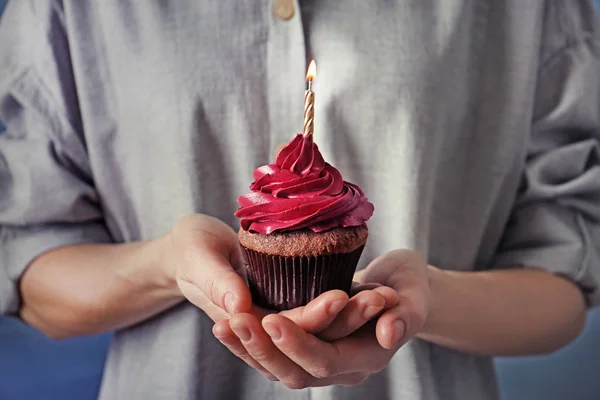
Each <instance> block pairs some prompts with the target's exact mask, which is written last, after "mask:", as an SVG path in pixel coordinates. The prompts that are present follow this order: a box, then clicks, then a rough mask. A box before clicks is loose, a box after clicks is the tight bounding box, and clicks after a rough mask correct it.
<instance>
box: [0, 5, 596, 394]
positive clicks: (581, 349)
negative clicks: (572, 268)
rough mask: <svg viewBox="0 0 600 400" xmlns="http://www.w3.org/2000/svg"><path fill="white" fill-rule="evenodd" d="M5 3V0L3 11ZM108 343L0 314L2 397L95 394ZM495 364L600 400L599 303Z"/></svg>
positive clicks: (554, 390)
mask: <svg viewBox="0 0 600 400" xmlns="http://www.w3.org/2000/svg"><path fill="white" fill-rule="evenodd" d="M17 1H18V0H17ZM595 2H596V4H597V5H600V0H596V1H595ZM5 4H6V0H0V14H1V12H2V9H3V8H4V6H5ZM2 130H3V127H2V124H0V132H2ZM109 343H110V335H99V336H93V337H88V338H79V339H72V340H67V341H62V342H54V341H51V340H48V339H46V338H45V337H44V336H43V335H41V334H39V333H38V332H36V331H34V330H33V329H31V328H28V327H27V326H25V325H23V324H22V323H20V322H19V321H18V320H16V319H14V318H8V317H0V400H71V399H73V400H93V399H95V398H96V396H97V393H98V388H99V385H100V380H101V378H102V366H103V364H104V360H105V357H106V349H107V347H108V344H109ZM496 364H497V369H498V377H499V381H500V390H501V393H502V397H503V399H504V400H542V399H543V400H565V399H569V400H571V399H572V400H599V399H600V309H598V310H595V311H592V312H590V314H589V320H588V325H587V327H586V329H585V332H584V334H583V335H582V336H581V337H580V338H579V339H578V340H576V341H575V342H574V343H572V344H571V345H569V346H568V347H566V348H565V349H563V350H561V351H559V352H557V353H555V354H553V355H550V356H545V357H525V358H506V359H498V360H497V363H496ZM482 400H483V399H482Z"/></svg>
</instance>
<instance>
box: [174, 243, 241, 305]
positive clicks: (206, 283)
mask: <svg viewBox="0 0 600 400" xmlns="http://www.w3.org/2000/svg"><path fill="white" fill-rule="evenodd" d="M184 251H185V253H184V255H183V256H184V258H185V261H184V267H183V268H181V273H180V275H179V277H178V284H179V287H180V288H181V290H182V292H183V294H184V295H185V296H186V297H187V298H188V300H190V301H191V302H192V303H194V304H196V305H197V306H198V307H201V305H200V304H199V303H201V301H202V296H206V298H207V299H208V300H209V301H211V302H212V303H214V304H216V305H218V306H219V307H221V308H222V309H223V310H226V311H227V312H228V313H229V314H230V315H233V314H235V313H239V312H248V311H250V308H251V306H252V296H251V294H250V290H249V289H248V286H247V285H246V283H245V281H244V279H243V278H242V277H241V276H240V275H238V274H237V273H236V272H235V270H234V269H233V267H232V265H231V264H230V261H229V260H228V259H227V256H228V254H226V253H223V252H218V251H217V250H215V249H210V248H206V246H203V245H199V244H189V245H188V247H187V249H185V250H184Z"/></svg>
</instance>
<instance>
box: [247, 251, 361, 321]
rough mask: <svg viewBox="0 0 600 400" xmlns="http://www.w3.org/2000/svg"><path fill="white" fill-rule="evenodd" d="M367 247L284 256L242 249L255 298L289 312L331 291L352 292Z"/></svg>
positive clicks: (271, 307)
mask: <svg viewBox="0 0 600 400" xmlns="http://www.w3.org/2000/svg"><path fill="white" fill-rule="evenodd" d="M363 248H364V246H361V247H359V248H358V249H356V250H354V251H352V252H350V253H341V254H326V255H321V256H314V257H284V256H274V255H270V254H264V253H260V252H257V251H254V250H250V249H248V248H246V247H244V246H242V249H243V253H244V261H245V263H246V266H247V277H248V285H249V287H250V292H251V293H252V299H253V301H254V303H255V304H258V305H260V306H262V307H265V308H268V309H273V310H289V309H292V308H296V307H299V306H303V305H306V304H307V303H308V302H310V301H311V300H313V299H315V298H316V297H318V296H319V295H320V294H322V293H324V292H327V291H329V290H334V289H339V290H343V291H345V292H346V293H349V292H350V288H351V287H352V277H353V276H354V271H355V270H356V266H357V265H358V260H359V259H360V255H361V254H362V251H363Z"/></svg>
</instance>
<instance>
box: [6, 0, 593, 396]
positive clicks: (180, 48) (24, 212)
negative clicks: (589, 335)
mask: <svg viewBox="0 0 600 400" xmlns="http://www.w3.org/2000/svg"><path fill="white" fill-rule="evenodd" d="M273 3H274V2H273V1H271V0H236V1H235V2H234V1H225V0H202V1H199V0H177V1H171V2H169V1H158V0H148V1H133V0H122V1H115V0H110V1H92V0H62V1H60V0H55V1H52V0H17V1H11V2H9V4H8V8H7V10H6V12H5V15H4V17H3V19H2V23H1V25H0V117H1V119H3V120H4V121H5V122H6V124H7V128H8V131H7V134H5V135H4V136H3V137H1V138H0V311H1V312H3V313H14V312H15V311H16V310H17V309H18V305H19V299H18V289H17V284H18V280H19V276H20V275H21V273H22V272H23V270H24V269H25V268H26V266H27V265H28V263H30V261H31V260H32V259H33V258H34V257H35V256H36V255H38V254H40V253H41V252H44V251H46V250H48V249H51V248H55V247H57V246H62V245H68V244H73V243H81V242H126V241H135V240H141V239H150V238H154V237H156V236H158V235H160V234H163V233H165V232H167V231H168V230H169V229H170V227H171V226H172V224H173V223H174V222H175V221H176V220H177V219H178V218H179V217H180V216H182V215H184V214H188V213H193V212H202V213H206V214H210V215H213V216H216V217H218V218H220V219H222V220H224V221H226V222H227V223H229V224H231V226H237V221H236V220H235V219H234V217H233V215H232V214H233V212H234V211H235V209H236V197H237V196H238V195H240V194H242V193H245V192H246V191H247V190H248V185H249V182H250V180H251V172H252V170H253V169H254V168H255V167H256V166H258V165H261V164H264V163H266V162H268V161H269V160H270V159H271V154H272V152H273V150H274V149H275V148H276V147H277V146H278V145H279V144H280V143H282V142H287V141H288V140H289V139H290V138H291V137H292V135H293V134H294V133H295V132H297V131H299V130H300V129H301V126H302V110H303V90H304V74H305V68H306V65H307V60H309V59H310V58H315V59H316V60H317V63H318V78H317V81H316V83H315V90H316V93H317V95H316V99H317V104H316V111H315V113H316V127H315V135H316V140H317V142H318V143H319V146H320V148H321V149H322V151H323V154H324V156H325V159H326V160H328V161H330V162H331V163H332V164H334V165H335V166H336V167H337V168H338V169H339V170H340V171H341V172H342V174H344V177H345V178H346V179H347V180H350V181H353V182H356V183H358V184H359V185H360V186H361V187H362V188H363V189H364V191H365V192H366V194H367V195H368V197H369V199H370V200H371V201H372V202H373V203H374V204H375V207H376V209H375V214H374V216H373V218H372V219H371V220H370V222H369V226H370V231H371V234H370V238H369V243H368V246H367V248H366V249H365V253H364V256H363V258H362V262H361V266H364V265H365V264H366V263H368V262H369V261H370V260H372V259H373V258H374V257H376V256H377V255H380V254H382V253H384V252H386V251H388V250H391V249H395V248H402V247H404V248H411V249H415V250H417V251H419V252H421V253H423V254H424V255H426V257H427V259H428V261H429V262H430V263H432V264H434V265H438V266H440V267H442V268H448V269H455V270H464V271H469V270H476V269H486V268H502V267H519V266H523V265H525V266H531V267H537V268H543V269H546V270H548V271H551V272H553V273H556V274H560V275H563V276H565V277H567V278H569V279H571V280H573V281H574V282H576V283H577V284H578V285H579V286H580V287H581V289H582V291H583V292H584V293H585V294H586V297H587V299H588V300H589V301H590V304H594V303H597V302H598V301H599V299H600V291H599V290H598V285H599V281H600V272H599V264H600V263H599V256H598V254H599V253H598V248H597V244H598V243H600V228H599V226H598V221H599V218H600V152H599V143H598V138H599V127H600V124H599V123H600V120H599V115H600V112H599V107H600V98H599V93H600V92H599V88H600V82H599V79H600V68H599V67H600V63H599V52H600V47H599V45H600V42H599V36H598V29H597V27H596V25H595V20H594V12H593V10H592V6H591V3H590V2H588V1H583V0H548V1H542V0H528V1H523V0H477V1H475V0H428V1H423V0H414V1H410V0H397V1H392V0H374V1H363V0H346V1H343V2H342V1H333V0H330V1H326V0H322V1H316V0H312V1H300V2H299V3H300V4H298V2H296V1H294V2H293V6H294V14H293V16H292V17H291V18H290V19H289V20H286V19H282V18H279V17H277V15H274V14H273V13H272V7H273ZM284 11H285V10H284ZM283 14H285V13H283ZM81 267H82V268H85V266H84V265H82V266H81ZM198 267H199V268H201V267H202V266H198ZM211 327H212V323H211V321H210V320H209V319H208V318H207V317H206V316H205V315H204V314H203V313H202V312H201V311H200V310H198V309H196V308H194V307H192V306H190V305H189V304H182V305H180V306H178V307H176V308H175V309H173V310H171V311H169V312H165V313H163V314H161V315H159V316H157V317H154V318H152V319H151V320H149V321H146V322H144V323H141V324H139V325H137V326H134V327H131V328H129V329H126V330H123V331H121V332H118V333H117V334H116V336H115V339H114V343H113V344H112V347H111V350H110V354H109V357H108V360H107V364H106V374H105V377H104V381H103V384H102V390H101V396H100V397H101V399H103V400H114V399H129V400H137V399H181V400H192V399H257V400H258V399H276V398H282V399H283V398H285V399H362V398H371V399H405V400H409V399H410V400H420V399H423V400H425V399H426V400H459V399H460V400H465V399H473V400H481V399H495V398H497V394H496V387H495V380H494V371H493V366H492V362H491V359H490V358H487V357H479V356H474V355H469V354H464V353H460V352H457V351H454V350H450V349H447V348H443V347H440V346H437V345H434V344H431V343H427V342H424V341H420V340H413V341H411V342H410V343H409V344H407V345H406V346H405V347H404V348H402V349H401V350H400V351H399V352H398V353H397V355H396V356H395V357H394V359H393V360H392V362H391V364H390V366H389V367H388V368H387V369H386V370H384V371H383V372H381V373H379V374H377V375H375V376H373V377H371V378H370V379H369V380H367V381H366V382H365V383H364V384H362V385H361V386H359V387H355V388H344V387H329V388H319V389H306V390H300V391H291V390H288V389H286V388H285V387H283V386H282V385H281V384H279V383H273V382H270V381H267V380H266V379H264V378H263V377H262V376H261V375H259V374H258V373H257V372H255V371H254V370H252V369H251V368H249V367H247V366H246V365H245V364H244V363H242V362H241V361H239V360H237V359H236V358H235V357H234V356H232V355H231V354H229V352H228V351H227V349H226V348H224V347H223V346H221V345H220V344H219V343H218V342H217V340H216V339H215V338H214V337H213V335H212V333H211Z"/></svg>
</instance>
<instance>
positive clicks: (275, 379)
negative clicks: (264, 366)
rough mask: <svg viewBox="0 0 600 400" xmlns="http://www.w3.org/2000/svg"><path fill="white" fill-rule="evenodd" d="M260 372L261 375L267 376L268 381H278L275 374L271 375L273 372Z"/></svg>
mask: <svg viewBox="0 0 600 400" xmlns="http://www.w3.org/2000/svg"><path fill="white" fill-rule="evenodd" d="M261 373H262V374H263V376H264V377H265V378H267V379H268V380H270V381H272V382H277V381H279V379H277V377H276V376H275V375H273V374H270V373H268V372H266V371H261Z"/></svg>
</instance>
